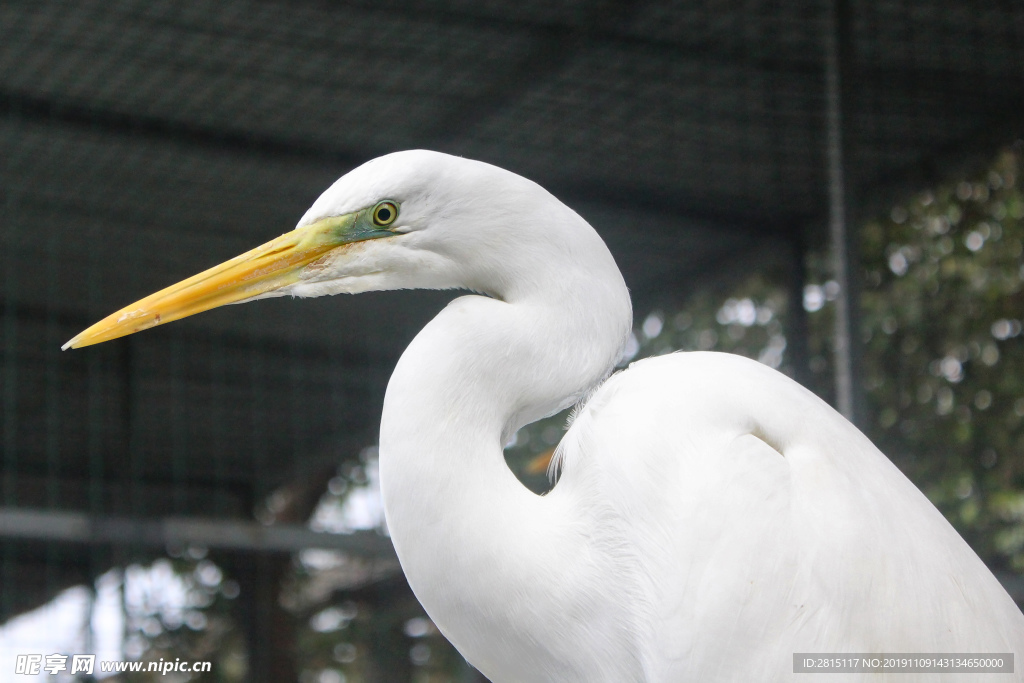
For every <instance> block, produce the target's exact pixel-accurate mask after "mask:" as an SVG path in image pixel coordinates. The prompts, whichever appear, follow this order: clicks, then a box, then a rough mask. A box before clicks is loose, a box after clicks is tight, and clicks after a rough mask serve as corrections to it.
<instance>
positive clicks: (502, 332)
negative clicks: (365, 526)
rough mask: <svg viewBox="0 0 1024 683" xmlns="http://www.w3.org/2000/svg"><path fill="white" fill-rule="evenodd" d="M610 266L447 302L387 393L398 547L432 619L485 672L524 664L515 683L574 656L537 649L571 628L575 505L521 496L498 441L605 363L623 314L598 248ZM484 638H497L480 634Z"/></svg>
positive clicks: (383, 457) (626, 318) (621, 294)
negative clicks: (529, 287)
mask: <svg viewBox="0 0 1024 683" xmlns="http://www.w3.org/2000/svg"><path fill="white" fill-rule="evenodd" d="M601 246H602V247H603V244H602V245H601ZM604 253H605V254H607V251H605V252H604ZM607 264H610V268H611V273H609V268H608V267H607ZM607 264H605V263H601V262H598V263H597V264H590V265H589V267H586V268H583V267H581V268H579V269H577V270H573V271H571V272H566V271H564V270H562V271H559V273H558V280H557V281H554V282H549V283H548V286H544V287H538V289H537V290H535V291H534V292H532V293H531V292H529V291H527V292H526V293H525V295H524V294H521V295H519V296H518V297H517V298H516V299H515V300H512V301H499V300H495V299H489V298H485V297H481V296H466V297H461V298H459V299H456V300H455V301H453V302H452V303H451V304H450V305H449V306H448V307H447V308H446V309H445V310H444V311H442V312H441V314H439V315H438V316H437V317H436V318H435V319H434V320H433V321H432V322H431V323H430V324H429V325H428V326H427V327H426V328H424V330H423V331H422V332H421V333H420V334H419V335H418V336H417V337H416V339H415V340H414V341H413V342H412V344H411V345H410V346H409V348H408V349H407V350H406V352H405V354H404V355H403V356H402V359H401V360H400V361H399V364H398V366H397V368H396V370H395V373H394V375H393V376H392V378H391V382H390V384H389V386H388V392H387V396H386V398H385V405H384V414H383V418H382V422H381V437H380V439H381V440H380V467H381V486H382V493H383V496H384V505H385V511H386V515H387V522H388V527H389V529H390V531H391V535H392V538H393V540H394V543H395V548H396V550H397V551H398V555H399V558H400V560H401V561H402V566H403V568H404V569H405V572H406V576H407V577H408V579H409V583H410V585H411V586H412V588H413V591H414V592H415V593H416V595H417V597H418V598H419V599H420V602H421V603H422V604H423V606H424V607H425V608H426V610H427V612H428V613H429V614H430V616H431V618H432V619H433V620H434V621H435V623H437V625H438V626H439V628H441V630H442V631H443V632H444V633H445V635H446V636H447V637H448V638H449V639H450V640H451V641H452V642H453V643H454V644H455V645H456V647H458V648H459V650H460V651H461V652H462V653H463V654H464V655H465V656H467V657H468V658H470V659H471V661H473V662H474V663H475V664H477V665H478V667H480V668H481V669H482V670H483V671H484V673H485V674H486V673H487V668H488V666H495V667H498V668H496V669H495V670H503V671H509V670H514V669H510V668H508V667H513V668H514V667H517V666H519V667H524V666H528V667H530V669H529V670H527V669H524V670H523V675H524V677H525V678H524V680H540V679H539V678H536V676H540V675H541V672H543V675H544V676H545V677H546V676H550V675H553V674H554V673H556V672H559V671H560V670H561V667H563V666H564V665H565V661H566V659H565V657H566V656H575V655H573V654H572V653H569V654H568V655H567V654H566V653H555V652H550V651H547V650H545V645H544V643H545V642H548V643H550V642H564V638H549V639H545V637H544V630H545V629H552V631H553V632H554V631H556V630H558V629H561V630H562V631H563V632H564V630H565V629H566V628H575V626H572V625H571V624H565V623H562V624H560V623H559V621H560V620H564V619H565V618H566V617H565V616H564V615H566V614H569V615H571V614H574V613H575V614H578V613H579V609H580V605H576V604H575V602H576V601H578V600H580V599H582V598H580V597H579V596H578V595H577V593H578V592H579V589H580V588H581V587H580V586H577V587H576V588H575V589H574V588H573V587H572V586H570V585H569V583H568V582H569V579H567V578H565V577H560V576H558V575H557V573H552V569H553V568H556V567H558V566H559V565H560V564H564V560H565V557H566V556H567V553H569V552H570V551H571V547H572V544H573V543H578V542H580V533H579V532H580V530H579V525H578V519H577V515H578V507H577V506H576V505H574V504H573V501H570V500H568V499H567V498H566V496H560V495H556V494H557V493H558V491H557V490H556V491H554V492H552V494H549V495H548V496H544V497H541V496H537V495H535V494H533V493H531V492H530V491H529V490H527V489H526V488H525V487H523V486H522V485H521V484H520V483H519V481H518V480H516V478H515V476H514V475H513V474H512V473H511V472H510V471H509V469H508V467H507V466H506V464H505V460H504V455H503V451H502V445H503V441H504V439H505V438H506V437H507V436H509V435H510V434H511V433H512V432H513V431H514V430H515V429H517V428H518V427H520V426H522V425H523V424H525V423H527V422H530V421H533V420H535V419H538V418H539V417H542V416H544V415H548V414H551V413H553V412H555V411H557V410H559V409H560V408H562V407H565V406H567V405H570V404H571V403H573V402H575V401H576V400H578V398H579V397H580V396H582V395H583V393H584V392H585V391H586V390H587V389H589V388H590V387H592V386H593V385H595V384H596V383H598V382H600V381H601V380H602V379H603V378H604V377H605V376H606V375H607V373H608V372H609V371H610V369H611V368H612V366H613V365H614V363H615V361H616V360H617V358H618V355H619V353H620V349H621V346H622V343H623V341H624V339H625V336H626V334H627V333H628V331H629V328H630V324H631V320H630V316H631V314H630V308H629V297H628V293H627V292H626V289H625V285H624V284H623V282H622V279H621V276H620V275H619V273H618V270H617V269H615V266H614V263H613V262H612V261H611V256H610V255H608V256H607ZM583 535H584V536H585V534H583ZM573 581H576V582H578V581H579V577H578V576H577V577H575V578H574V579H573ZM567 602H568V603H570V604H567ZM559 615H562V616H559ZM493 633H506V634H508V637H507V638H505V639H503V640H501V642H496V640H495V639H494V638H489V639H486V640H485V639H483V638H482V634H493ZM538 648H539V650H538ZM524 652H530V653H531V662H529V663H526V662H524V661H521V660H522V656H523V653H524ZM562 674H564V675H565V676H570V678H563V679H562V680H570V679H571V672H569V670H566V671H564V672H562ZM530 676H534V678H532V679H531V678H530ZM592 680H599V679H597V678H594V679H592Z"/></svg>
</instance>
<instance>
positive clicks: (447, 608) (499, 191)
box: [69, 151, 1024, 683]
mask: <svg viewBox="0 0 1024 683" xmlns="http://www.w3.org/2000/svg"><path fill="white" fill-rule="evenodd" d="M383 200H388V201H393V202H395V204H396V205H397V206H398V207H399V209H398V212H399V213H398V218H397V220H396V221H395V223H394V224H393V225H390V226H387V230H388V231H389V232H388V234H385V235H381V236H374V237H373V238H360V239H361V241H357V242H344V243H343V244H342V243H339V246H337V248H334V249H333V250H331V251H329V252H326V253H325V254H324V255H319V256H318V257H317V260H315V261H312V262H310V263H308V264H302V265H301V266H295V267H294V268H297V270H296V271H295V272H296V273H297V276H296V278H293V280H291V281H287V282H283V283H282V282H279V281H278V280H274V281H273V283H272V284H273V286H270V285H267V284H266V283H265V282H262V281H261V283H262V284H261V285H260V286H261V287H262V289H260V288H255V289H254V287H253V286H252V284H251V282H250V284H249V285H242V286H240V287H241V288H240V294H239V295H238V296H237V297H236V299H251V298H260V297H262V296H277V295H281V294H293V295H298V296H318V295H321V294H333V293H338V292H353V293H354V292H361V291H368V290H380V289H399V288H414V287H418V288H462V289H469V290H472V291H475V292H480V294H475V295H470V296H464V297H460V298H458V299H456V300H455V301H453V302H452V303H451V304H449V306H448V307H447V308H445V309H444V310H443V311H442V312H441V313H440V314H439V315H438V316H437V317H436V318H435V319H434V320H433V321H432V322H430V323H429V324H428V325H427V326H426V327H425V328H424V329H423V331H422V332H420V334H419V335H418V336H417V337H416V338H415V340H414V341H413V342H412V343H411V344H410V346H409V348H408V349H407V351H406V352H405V354H404V355H403V356H402V358H401V360H400V362H399V364H398V366H397V368H396V369H395V372H394V375H393V376H392V378H391V382H390V384H389V386H388V391H387V396H386V399H385V405H384V414H383V418H382V423H381V434H380V468H381V472H380V475H381V485H382V490H383V495H384V503H385V510H386V515H387V521H388V526H389V528H390V530H391V534H392V538H393V540H394V543H395V547H396V549H397V551H398V555H399V558H400V560H401V562H402V566H403V568H404V570H405V572H406V575H407V577H408V579H409V582H410V584H411V586H412V588H413V590H414V591H415V593H416V595H417V597H418V598H419V599H420V601H421V602H422V604H423V606H424V608H425V609H426V610H427V612H428V614H429V615H430V616H431V618H432V619H433V620H434V621H435V623H436V624H437V625H438V627H439V628H440V629H441V631H442V632H443V633H444V634H445V635H446V636H447V637H448V638H449V639H450V640H451V641H452V643H454V644H455V646H456V647H457V648H458V649H459V650H460V652H462V653H463V654H464V655H465V656H466V657H467V659H468V660H469V661H470V662H471V663H472V664H474V665H475V666H476V667H477V668H479V669H480V670H481V671H482V672H483V673H484V674H485V675H486V676H487V677H488V678H490V679H491V680H492V681H494V682H495V683H518V682H541V681H552V682H554V681H557V682H560V683H568V682H580V683H631V682H638V683H639V682H641V681H643V682H646V683H683V682H689V681H706V682H715V683H717V682H726V681H735V682H737V683H749V682H751V681H789V680H795V681H811V680H825V681H829V682H830V683H832V682H836V681H840V680H842V681H850V680H863V681H887V680H891V681H900V682H902V683H911V682H913V683H918V682H921V681H973V680H978V677H977V675H972V674H943V675H940V674H894V675H889V676H884V675H869V674H862V675H852V674H846V675H820V676H816V675H807V674H794V673H793V654H794V653H797V652H845V653H856V652H874V653H904V652H935V653H954V652H956V653H960V652H976V653H983V652H1016V653H1020V652H1024V647H1022V646H1024V617H1022V615H1021V612H1020V610H1019V609H1018V608H1017V606H1016V605H1015V604H1014V603H1013V601H1012V600H1011V599H1010V597H1009V596H1008V595H1007V594H1006V592H1005V591H1004V590H1003V588H1002V587H1001V586H1000V585H999V583H998V582H997V581H996V579H995V578H994V577H993V576H992V574H991V573H990V572H989V570H988V569H987V568H986V567H985V566H984V564H983V563H982V562H981V560H980V559H978V557H977V556H976V555H975V554H974V552H973V551H972V550H971V549H970V548H969V547H968V546H967V545H966V543H964V541H963V540H962V539H961V538H960V537H959V536H958V535H957V533H956V532H955V531H954V530H953V529H952V527H951V526H950V525H949V524H948V523H947V522H946V520H945V519H944V518H943V517H942V516H941V515H940V514H939V512H938V511H937V510H936V509H935V508H934V507H933V506H932V505H931V503H929V502H928V500H927V499H926V498H925V497H924V496H923V495H922V494H921V493H920V492H919V491H918V490H917V489H916V488H915V487H914V486H913V485H912V484H911V483H910V482H909V481H908V480H907V479H906V478H905V477H904V476H903V475H902V474H901V473H900V472H899V471H898V470H897V469H896V468H895V467H894V466H893V465H892V464H891V463H890V462H889V460H888V459H886V457H885V456H884V455H883V454H882V453H880V452H879V451H878V450H877V449H876V448H875V447H874V446H873V445H872V444H871V443H870V442H869V441H868V440H867V439H866V438H865V437H864V436H863V435H862V434H861V433H860V432H859V431H858V430H857V429H855V428H854V427H853V426H852V425H850V424H849V423H848V422H847V421H846V420H845V419H843V418H842V417H841V416H840V415H838V414H837V413H836V412H835V411H834V410H832V409H831V408H830V407H829V406H828V405H826V404H825V403H824V402H822V401H821V400H819V399H818V398H817V397H816V396H814V395H813V394H812V393H811V392H809V391H807V390H806V389H804V388H803V387H801V386H800V385H798V384H797V383H795V382H793V381H791V380H790V379H788V378H786V377H785V376H783V375H781V374H779V373H777V372H775V371H773V370H771V369H769V368H767V367H765V366H763V365H760V364H758V363H755V362H753V361H750V360H746V359H743V358H740V357H737V356H730V355H726V354H717V353H677V354H672V355H669V356H663V357H660V358H655V359H650V360H645V361H640V362H638V363H634V364H633V365H632V366H631V367H630V368H629V369H628V370H625V371H623V372H619V373H617V374H614V375H612V376H611V377H609V376H608V375H609V373H610V372H611V371H612V369H613V367H614V365H615V363H616V361H617V359H618V358H619V357H620V354H621V349H622V347H623V344H624V342H625V339H626V337H627V335H628V333H629V330H630V328H631V324H632V323H631V309H630V303H629V296H628V292H627V290H626V286H625V284H624V282H623V280H622V277H621V275H620V274H619V271H618V269H617V267H616V266H615V263H614V260H613V259H612V256H611V254H610V253H609V252H608V250H607V248H606V247H605V245H604V243H603V242H602V241H601V239H600V238H599V237H598V236H597V234H596V233H595V232H594V230H593V229H592V228H591V227H590V226H589V225H588V224H587V223H586V222H585V221H584V220H583V219H582V218H580V217H579V216H578V215H577V214H575V213H574V212H573V211H571V210H570V209H568V208H567V207H565V206H564V205H563V204H561V203H560V202H559V201H558V200H556V199H555V198H554V197H552V196H551V195H550V194H548V193H547V192H546V191H544V190H543V189H542V188H540V187H539V186H537V185H536V184H534V183H532V182H530V181H527V180H525V179H523V178H520V177H519V176H516V175H514V174H512V173H509V172H507V171H504V170H501V169H498V168H496V167H493V166H489V165H487V164H483V163H480V162H475V161H470V160H466V159H460V158H455V157H450V156H446V155H442V154H437V153H433V152H424V151H416V152H401V153H396V154H392V155H389V156H386V157H382V158H380V159H377V160H374V161H372V162H370V163H368V164H366V165H364V166H362V167H360V168H358V169H356V170H354V171H352V172H351V173H349V174H348V175H346V176H345V177H343V178H342V179H340V180H339V181H338V182H337V183H335V185H334V186H332V187H331V188H330V189H329V190H328V191H327V192H325V193H324V195H323V196H321V197H320V199H318V200H317V202H316V203H315V204H314V205H313V207H312V208H311V209H310V211H309V212H308V213H307V214H306V216H305V217H304V218H303V219H302V221H301V222H300V224H299V228H298V229H297V231H296V233H295V234H300V235H301V234H306V233H304V232H303V231H313V230H317V229H320V228H318V227H317V226H321V225H325V224H326V223H325V221H329V220H335V221H336V220H338V217H345V216H348V215H350V214H354V213H355V212H360V211H365V210H366V209H367V208H368V207H373V206H374V205H375V204H376V203H378V202H381V201H383ZM360 215H362V214H360ZM284 237H288V236H284ZM284 237H282V238H279V240H283V239H284ZM637 239H642V235H637ZM276 243H277V241H275V242H272V243H271V245H274V244H276ZM260 249H264V251H263V252H260V253H261V254H263V256H260V258H264V257H265V255H266V254H276V253H277V252H276V251H274V249H270V248H269V246H268V247H267V248H263V247H261V248H260ZM257 251H259V250H254V252H251V253H250V254H255V253H256V252H257ZM319 253H320V252H318V254H319ZM246 257H249V258H256V257H255V256H251V255H244V256H243V257H239V258H240V259H244V258H246ZM235 261H239V259H236V260H235ZM235 261H233V262H229V265H230V264H231V263H235ZM230 267H231V268H237V267H238V266H237V264H236V265H231V266H230ZM289 267H290V268H292V266H289ZM214 270H216V269H214ZM214 270H211V271H209V272H210V273H213V272H214ZM260 272H261V273H262V272H264V271H260ZM205 275H206V274H204V276H205ZM261 277H262V275H261ZM187 282H189V281H187ZM186 284H187V283H186ZM264 285H266V286H264ZM195 286H196V285H195V283H194V282H193V284H191V285H188V287H193V288H194V287H195ZM188 287H183V288H179V290H178V292H179V293H180V292H181V291H188ZM171 289H174V288H171ZM171 289H169V290H165V292H162V293H159V294H157V295H154V297H150V298H149V299H146V300H143V302H139V304H136V305H135V306H134V307H129V309H131V311H132V315H133V316H134V315H136V313H137V312H138V311H143V310H144V309H145V310H149V309H153V310H156V309H158V308H159V307H160V302H161V301H166V300H168V296H170V295H169V294H168V293H167V292H170V291H171ZM175 296H177V294H175ZM189 296H193V295H189ZM161 297H162V298H161ZM186 298H187V297H186ZM193 298H195V297H194V296H193ZM147 302H148V303H147ZM219 303H224V302H219ZM219 303H217V304H214V305H219ZM143 304H145V305H143ZM176 305H177V304H176ZM147 306H148V308H147ZM205 307H206V308H208V307H210V306H205ZM200 308H202V306H201V307H200ZM129 309H126V310H129ZM175 310H177V309H175ZM158 312H159V311H158ZM191 312H195V311H194V310H191V309H189V310H187V311H184V312H182V313H181V315H188V314H190V313H191ZM117 315H118V314H115V316H117ZM139 315H142V314H139ZM175 315H177V314H175V313H174V312H173V311H169V312H168V314H167V318H168V319H173V317H175ZM181 315H177V317H181ZM115 316H112V318H114V317H115ZM123 317H124V316H123V315H122V318H123ZM156 320H157V322H160V321H161V320H160V318H159V317H158V318H156ZM101 324H102V323H101ZM114 324H115V323H113V322H112V323H110V325H108V327H109V326H111V325H114ZM117 324H122V323H117ZM154 324H155V323H154ZM141 326H142V327H145V326H148V325H141ZM131 331H134V330H127V331H122V332H121V334H125V333H129V332H131ZM89 334H90V331H86V332H84V333H83V334H82V335H80V336H79V337H77V338H76V339H75V340H72V342H69V343H70V344H72V345H83V344H86V343H92V342H91V341H89V339H88V336H89ZM96 334H99V333H96ZM114 336H117V335H114ZM97 340H101V339H97ZM585 396H589V399H588V400H587V401H586V403H585V404H584V405H583V406H582V407H581V408H580V409H579V411H578V414H577V417H576V419H575V421H574V422H573V424H572V426H571V427H570V429H569V430H568V432H567V434H566V435H565V438H564V439H563V441H562V443H561V445H560V446H559V453H558V458H559V459H560V463H561V466H562V474H561V477H560V479H559V481H558V483H557V484H556V486H555V487H554V489H553V490H552V491H551V492H550V493H549V494H548V495H546V496H537V495H534V494H533V493H531V492H529V491H528V490H526V489H525V488H524V487H523V486H522V485H521V484H520V483H519V482H518V481H517V480H516V479H515V477H514V476H513V475H512V473H511V472H510V471H509V470H508V468H507V466H506V465H505V461H504V457H503V454H502V444H503V443H505V441H506V440H507V438H508V437H509V436H510V435H511V434H512V433H514V432H515V430H517V429H518V428H519V427H521V426H522V425H524V424H526V423H528V422H531V421H533V420H535V419H537V418H539V417H542V416H545V415H549V414H551V413H553V412H555V411H557V410H559V409H562V408H564V407H566V406H569V405H572V404H573V403H575V402H577V401H579V400H580V399H581V398H583V397H585ZM1018 668H1019V667H1018ZM984 680H986V681H987V680H991V681H993V682H994V681H999V680H1015V681H1020V680H1024V677H1022V676H1021V675H1019V674H1013V675H994V674H991V675H985V677H984Z"/></svg>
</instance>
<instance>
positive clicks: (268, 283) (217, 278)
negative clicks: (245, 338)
mask: <svg viewBox="0 0 1024 683" xmlns="http://www.w3.org/2000/svg"><path fill="white" fill-rule="evenodd" d="M366 213H367V212H366V211H359V212H357V213H352V214H346V215H344V216H332V217H329V218H324V219H321V220H319V221H317V222H315V223H312V224H310V225H306V226H303V227H301V228H298V229H296V230H293V231H292V232H289V233H287V234H284V235H281V236H280V237H278V238H277V239H274V240H271V241H269V242H267V243H266V244H264V245H262V246H259V247H256V248H255V249H253V250H252V251H248V252H246V253H244V254H242V255H241V256H236V257H235V258H233V259H231V260H230V261H226V262H225V263H222V264H220V265H219V266H214V267H213V268H210V269H209V270H206V271H203V272H202V273H199V274H198V275H193V276H192V277H190V278H188V279H187V280H183V281H181V282H179V283H178V284H176V285H171V286H170V287H168V288H166V289H163V290H160V291H159V292H157V293H156V294H151V295H149V296H147V297H146V298H144V299H141V300H139V301H136V302H135V303H134V304H132V305H131V306H127V307H125V308H122V309H121V310H120V311H118V312H116V313H113V314H111V315H108V316H107V317H106V318H104V319H103V320H101V321H99V322H98V323H96V324H95V325H93V326H92V327H90V328H88V329H86V330H85V331H83V332H81V333H79V334H78V335H77V336H75V337H74V338H73V339H71V340H70V341H69V342H68V343H66V344H64V346H63V347H61V348H63V349H68V348H72V349H77V348H80V347H82V346H90V345H92V344H98V343H100V342H105V341H108V340H110V339H117V338H118V337H123V336H125V335H129V334H133V333H135V332H140V331H142V330H147V329H149V328H150V327H156V326H157V325H162V324H164V323H169V322H171V321H172V320H179V319H181V318H185V317H187V316H190V315H194V314H196V313H201V312H203V311H208V310H210V309H211V308H217V307H218V306H223V305H225V304H233V303H239V302H242V301H246V300H248V299H253V298H255V297H258V296H260V295H263V294H266V293H268V292H272V291H274V290H277V289H281V288H282V287H286V286H288V285H291V284H295V283H296V282H298V281H299V280H301V279H302V278H301V273H302V271H303V269H304V268H305V267H306V266H308V265H309V264H311V263H313V262H314V261H316V260H317V259H319V258H321V257H323V256H324V255H325V254H327V253H328V252H330V251H332V250H334V249H337V248H339V247H341V246H344V245H346V244H350V243H352V242H358V241H362V240H366V239H374V238H377V237H387V236H391V235H393V234H394V233H392V232H390V231H389V230H385V229H382V228H377V227H375V226H373V225H372V223H370V222H369V221H368V220H367V218H368V217H367V216H366V215H364V214H366Z"/></svg>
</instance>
